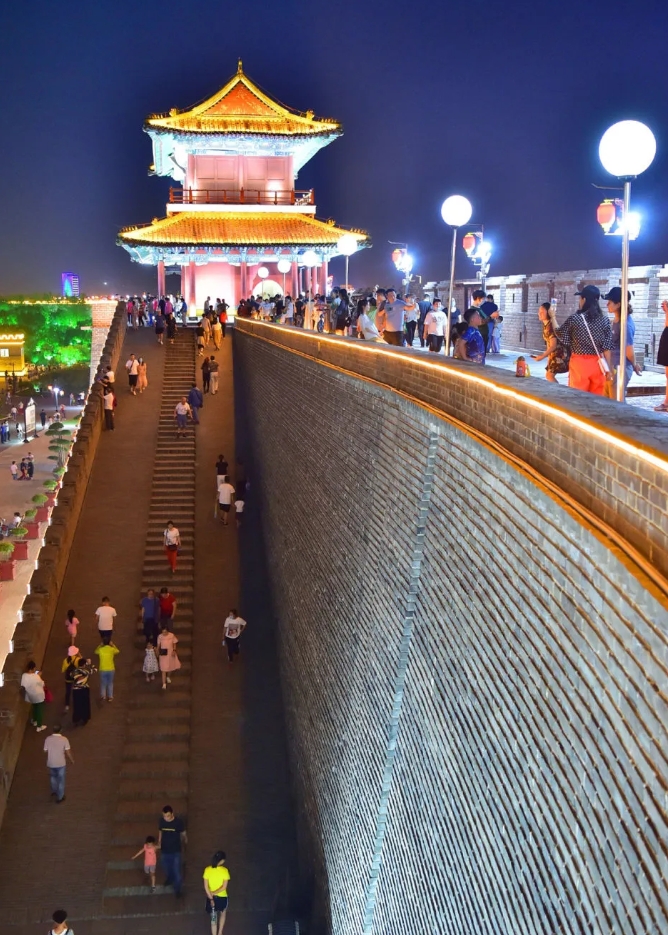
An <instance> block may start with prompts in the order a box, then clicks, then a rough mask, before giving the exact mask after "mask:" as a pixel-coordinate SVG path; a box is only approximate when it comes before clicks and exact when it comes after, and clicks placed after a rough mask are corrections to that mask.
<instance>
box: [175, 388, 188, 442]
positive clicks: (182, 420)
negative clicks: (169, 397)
mask: <svg viewBox="0 0 668 935" xmlns="http://www.w3.org/2000/svg"><path fill="white" fill-rule="evenodd" d="M189 416H192V412H191V410H190V406H189V405H188V400H187V399H186V397H185V396H182V397H181V399H180V400H179V402H178V403H177V404H176V406H175V407H174V417H175V419H176V437H177V438H185V436H186V428H187V425H188V417H189Z"/></svg>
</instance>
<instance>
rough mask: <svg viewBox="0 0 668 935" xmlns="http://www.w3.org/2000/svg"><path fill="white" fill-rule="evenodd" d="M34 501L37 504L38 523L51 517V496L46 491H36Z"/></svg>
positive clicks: (44, 521) (36, 517)
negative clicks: (49, 505) (49, 504)
mask: <svg viewBox="0 0 668 935" xmlns="http://www.w3.org/2000/svg"><path fill="white" fill-rule="evenodd" d="M32 502H33V503H34V504H35V506H36V507H37V509H36V510H35V513H36V516H35V519H36V520H37V522H38V523H46V521H47V520H48V518H49V507H48V503H49V498H48V497H47V495H46V494H45V493H36V494H35V496H34V497H33V498H32Z"/></svg>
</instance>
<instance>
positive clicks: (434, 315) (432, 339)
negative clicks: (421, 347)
mask: <svg viewBox="0 0 668 935" xmlns="http://www.w3.org/2000/svg"><path fill="white" fill-rule="evenodd" d="M447 324H448V318H447V315H446V314H445V312H444V311H443V308H442V306H441V300H440V299H434V302H433V304H432V308H431V311H429V312H427V314H426V315H425V319H424V330H425V333H426V335H427V344H428V345H429V350H430V351H433V352H434V353H435V354H438V353H439V352H440V350H441V348H442V347H443V338H444V337H445V330H446V328H447Z"/></svg>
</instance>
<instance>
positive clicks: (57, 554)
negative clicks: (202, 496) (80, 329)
mask: <svg viewBox="0 0 668 935" xmlns="http://www.w3.org/2000/svg"><path fill="white" fill-rule="evenodd" d="M125 330H126V321H125V315H124V314H121V313H117V314H116V315H115V316H114V318H113V320H112V322H111V326H110V327H109V330H108V334H107V337H106V342H105V345H104V350H103V351H102V354H101V357H100V359H99V367H100V368H104V367H106V366H107V365H109V366H111V367H112V369H114V370H116V367H117V365H118V362H119V360H120V356H121V349H122V346H123V340H124V338H125ZM100 372H101V371H100ZM102 424H103V410H102V387H101V384H100V383H94V384H93V386H92V388H91V390H90V392H89V395H88V401H87V402H86V406H85V409H84V412H83V414H82V417H81V421H80V423H79V428H78V431H77V437H76V440H75V441H74V444H73V446H72V452H71V454H70V457H69V459H68V462H67V469H66V471H65V474H64V475H63V479H62V486H61V488H60V491H59V493H58V499H57V502H56V505H55V507H54V508H53V510H52V513H51V517H50V522H49V526H48V528H47V529H46V532H45V534H44V545H43V546H42V548H41V549H40V551H39V555H38V568H37V569H36V571H35V572H34V573H33V576H32V578H31V581H30V594H29V595H28V596H27V597H26V599H25V600H24V602H23V606H22V619H21V621H20V622H19V623H18V624H17V626H16V629H15V631H14V652H12V653H9V655H8V656H7V658H6V659H5V662H4V665H3V668H2V675H3V684H2V686H1V687H0V823H1V822H2V819H3V816H4V812H5V808H6V805H7V799H8V797H9V792H10V789H11V784H12V779H13V776H14V770H15V768H16V763H17V760H18V757H19V752H20V750H21V744H22V742H23V735H24V732H25V728H26V724H27V723H28V714H29V710H30V706H29V705H28V704H26V702H25V701H24V699H23V697H22V694H23V693H22V691H21V689H20V687H19V683H20V680H21V675H22V673H23V671H24V669H25V665H26V663H27V662H28V660H30V659H33V660H34V661H35V662H36V663H37V665H38V667H39V668H40V669H41V668H42V661H43V659H44V653H45V651H46V645H47V642H48V638H49V633H50V631H51V626H52V623H53V618H54V614H55V611H56V607H57V604H58V599H59V596H60V589H61V587H62V583H63V580H64V577H65V571H66V569H67V563H68V561H69V556H70V549H71V546H72V542H73V539H74V534H75V532H76V527H77V523H78V520H79V515H80V513H81V508H82V506H83V501H84V497H85V495H86V489H87V487H88V479H89V477H90V473H91V471H92V468H93V462H94V460H95V455H96V453H97V447H98V443H99V440H100V435H101V432H102Z"/></svg>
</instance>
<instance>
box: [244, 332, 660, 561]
mask: <svg viewBox="0 0 668 935" xmlns="http://www.w3.org/2000/svg"><path fill="white" fill-rule="evenodd" d="M236 327H237V330H238V331H240V332H242V333H246V334H251V335H254V336H255V337H257V338H260V339H261V340H264V341H270V342H272V343H274V344H277V345H279V346H283V347H285V348H286V349H289V350H292V351H296V352H298V353H300V354H303V355H305V356H307V357H310V358H312V359H313V360H317V361H319V362H320V363H322V364H326V365H328V366H332V367H337V368H340V369H342V370H345V371H348V372H350V373H352V374H355V375H357V376H360V377H363V378H365V379H369V380H373V381H375V382H377V383H380V384H382V385H383V386H386V387H389V388H391V389H393V390H396V391H398V392H400V393H403V394H405V395H406V396H409V397H411V398H412V399H414V400H417V401H419V402H421V403H423V404H425V405H427V406H429V407H431V408H433V409H435V410H437V411H438V412H441V413H443V415H445V416H447V417H449V418H453V419H456V420H458V421H460V422H461V423H463V424H464V425H465V426H467V427H468V428H470V429H472V430H474V431H476V432H479V433H481V435H482V436H484V437H486V438H488V439H489V440H491V441H493V442H495V443H497V444H498V445H501V446H502V447H503V448H504V449H505V450H507V451H508V452H509V453H510V454H511V455H513V456H515V457H516V458H518V459H520V460H521V461H522V462H524V463H525V464H526V465H528V466H529V467H531V468H533V469H534V470H535V471H536V472H538V474H539V475H541V476H542V477H543V478H545V479H546V480H547V481H549V482H551V483H552V484H554V485H556V487H557V488H559V490H561V491H562V492H563V493H564V494H566V495H568V496H569V497H571V498H573V500H574V501H576V502H577V503H578V504H580V505H581V506H582V507H583V508H584V509H586V510H587V511H588V512H590V513H591V514H592V515H593V516H594V517H597V518H598V519H599V520H600V521H601V523H603V524H605V526H607V527H609V528H610V529H611V530H613V531H614V532H616V533H617V534H618V535H619V536H620V537H621V538H622V539H623V540H625V541H626V542H628V543H629V544H630V545H631V546H632V547H633V548H634V549H635V550H637V553H638V554H639V556H641V557H642V558H644V559H645V561H646V562H647V563H649V565H650V566H651V567H653V568H654V569H656V570H657V571H658V572H659V573H660V575H661V576H663V577H665V578H668V524H666V522H665V517H666V514H667V511H668V425H667V424H666V420H665V419H663V418H662V417H661V416H656V415H655V414H654V413H649V412H643V411H639V410H637V409H630V408H629V407H628V406H626V405H624V404H622V403H617V402H615V401H613V400H609V399H603V398H602V397H598V396H593V395H592V394H589V393H580V392H578V391H575V390H571V389H569V388H568V387H563V386H560V385H559V384H550V383H547V382H546V381H544V380H539V379H538V378H529V379H523V380H521V381H520V380H518V379H517V378H516V377H515V376H514V375H513V374H512V373H510V372H508V371H505V370H501V369H496V368H494V367H490V366H485V367H479V366H477V365H474V364H469V363H466V362H464V361H455V360H446V359H445V358H444V357H436V355H424V354H421V353H420V352H418V351H412V350H409V349H407V348H392V347H389V346H385V345H381V344H370V343H367V342H364V341H360V340H357V339H354V338H342V337H337V336H325V335H321V334H313V333H310V332H304V331H301V330H298V329H295V328H291V327H288V326H280V325H272V324H267V323H264V322H259V321H255V320H248V319H238V320H237V322H236ZM434 358H435V359H434Z"/></svg>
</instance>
